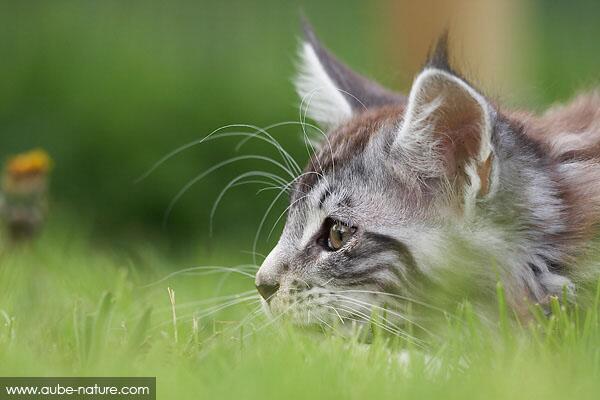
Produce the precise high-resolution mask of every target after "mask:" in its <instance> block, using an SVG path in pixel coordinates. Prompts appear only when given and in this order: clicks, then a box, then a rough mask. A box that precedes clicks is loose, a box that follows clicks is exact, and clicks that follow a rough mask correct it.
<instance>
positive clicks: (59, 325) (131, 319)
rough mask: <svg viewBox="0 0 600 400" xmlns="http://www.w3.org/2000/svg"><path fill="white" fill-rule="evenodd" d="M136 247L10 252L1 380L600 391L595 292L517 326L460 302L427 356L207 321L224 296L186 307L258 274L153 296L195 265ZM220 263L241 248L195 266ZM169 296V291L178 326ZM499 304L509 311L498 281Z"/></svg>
mask: <svg viewBox="0 0 600 400" xmlns="http://www.w3.org/2000/svg"><path fill="white" fill-rule="evenodd" d="M132 247H133V246H132ZM139 249H140V250H138V251H129V252H128V253H115V252H114V251H109V250H106V249H102V248H99V246H98V245H97V244H92V243H91V240H88V239H86V236H85V235H83V234H82V233H81V232H78V231H70V232H69V231H67V232H65V231H62V232H56V231H53V232H49V233H47V234H46V235H45V236H44V237H43V238H41V240H39V241H38V242H36V243H34V244H33V245H31V246H26V247H22V248H8V247H5V248H4V249H3V250H2V254H1V255H0V321H1V324H0V360H1V361H0V375H1V376H14V375H23V376H31V375H33V376H37V375H47V376H56V375H66V376H73V375H75V376H80V375H89V376H95V375H105V376H115V375H117V376H128V375H138V376H156V377H157V388H158V398H164V399H186V398H194V399H201V398H206V399H223V398H225V399H226V398H231V399H234V398H235V399H270V398H283V399H295V398H324V399H331V398H350V399H367V398H374V399H387V398H389V399H399V398H410V399H412V398H444V399H453V398H456V399H465V398H482V399H494V398H527V399H530V398H545V399H554V398H556V399H563V398H567V397H568V398H573V399H586V398H590V399H591V398H597V395H598V393H600V321H599V305H598V296H596V298H595V300H593V301H592V302H591V303H590V304H586V305H580V306H575V305H573V306H569V307H563V306H561V305H560V304H559V302H558V301H557V300H555V301H554V302H553V304H552V310H553V314H552V315H551V316H549V317H546V316H544V315H543V313H537V314H536V317H535V319H534V320H533V321H532V322H531V323H528V324H523V325H519V324H516V323H515V322H514V321H512V320H511V318H510V312H505V311H506V310H505V309H504V308H503V307H501V308H502V312H500V313H499V315H500V317H499V318H495V319H494V320H493V321H491V322H488V323H481V322H480V321H478V319H477V317H476V316H475V313H473V312H472V310H471V307H470V306H469V305H468V303H463V304H462V305H459V306H457V308H456V309H455V310H450V311H452V312H451V313H448V314H447V315H445V316H442V315H440V319H441V320H442V321H443V324H442V325H443V327H442V328H440V329H439V335H440V336H441V338H440V339H438V340H433V339H431V340H429V342H428V349H427V350H426V351H423V350H420V349H418V348H416V347H414V346H411V345H410V344H409V343H408V344H407V343H405V342H403V341H402V340H399V339H397V338H392V337H389V336H385V335H384V334H383V333H382V332H381V331H379V330H377V329H373V331H372V339H371V340H370V342H371V343H370V344H365V343H364V342H363V341H361V340H359V339H358V336H357V335H355V336H349V337H344V336H341V335H337V334H335V333H332V332H329V333H320V332H306V331H300V330H298V329H294V328H292V327H290V326H287V325H286V324H285V323H274V324H269V323H268V321H267V320H266V319H264V318H263V317H262V316H260V314H257V316H256V318H254V319H250V320H249V321H247V322H246V323H244V324H241V325H240V323H239V321H242V320H244V319H245V318H247V316H248V315H249V314H250V313H251V312H252V311H254V310H255V309H256V304H250V303H244V304H241V305H239V306H236V307H231V308H228V309H224V310H222V311H221V312H218V313H215V314H212V315H206V314H208V311H209V310H210V307H211V306H212V305H214V304H217V303H218V301H214V302H213V303H212V304H211V303H210V302H209V303H195V304H194V305H193V306H190V305H189V304H188V303H190V302H194V301H196V302H197V301H202V300H205V299H210V298H215V297H216V296H220V295H227V294H235V293H240V292H244V291H248V290H251V289H252V288H253V284H252V279H249V278H248V277H245V276H243V275H241V274H229V275H223V274H215V275H203V276H189V275H188V276H177V277H173V278H171V279H168V280H165V281H163V282H160V283H158V284H156V285H153V286H149V287H146V286H145V285H147V284H148V283H151V282H154V281H156V280H157V279H159V278H161V277H164V276H166V275H167V274H168V273H169V272H170V271H173V270H175V269H178V268H179V269H180V268H183V267H187V266H190V265H191V263H190V262H186V260H181V261H177V262H175V261H172V260H170V259H167V258H164V257H162V256H161V255H160V254H157V252H155V251H152V250H149V249H148V248H144V247H141V246H140V247H139ZM225 254H235V252H231V251H227V249H226V248H224V249H223V250H222V251H219V252H216V253H214V254H213V255H212V256H210V257H201V256H200V257H192V258H197V260H196V261H197V262H198V263H201V264H206V265H211V264H217V265H233V264H234V263H239V262H240V260H239V259H236V257H234V256H231V255H228V256H225ZM238 258H240V257H238ZM241 258H243V257H241ZM167 287H171V288H172V289H173V290H174V291H175V302H176V307H175V308H176V313H177V316H178V317H179V319H178V322H177V326H176V330H175V329H174V326H173V324H172V314H171V304H170V301H169V295H168V293H167ZM499 295H500V299H499V302H498V304H499V305H500V306H501V304H502V288H501V286H499ZM194 313H195V315H196V318H193V315H194ZM534 314H535V313H534ZM373 326H374V325H373ZM175 331H176V332H177V340H175ZM403 354H404V355H406V354H408V355H409V356H410V361H409V362H408V364H406V363H405V362H403V361H402V357H404V356H403Z"/></svg>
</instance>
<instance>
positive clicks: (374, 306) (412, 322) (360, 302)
mask: <svg viewBox="0 0 600 400" xmlns="http://www.w3.org/2000/svg"><path fill="white" fill-rule="evenodd" d="M338 296H339V297H340V298H342V299H345V300H347V301H352V302H354V303H355V304H357V305H358V304H362V305H365V306H368V307H371V308H376V309H378V310H382V311H385V312H387V313H389V314H391V315H394V316H396V317H398V318H400V319H402V320H404V321H406V322H408V323H409V324H412V325H414V326H416V327H418V328H420V329H421V330H423V332H426V333H428V334H429V335H431V336H432V337H436V335H435V334H434V333H433V332H431V331H430V330H428V329H427V328H425V327H423V326H422V325H420V324H418V323H416V322H414V321H412V320H410V319H409V318H407V317H406V316H404V315H402V314H399V313H397V312H395V311H393V310H389V309H387V308H384V307H381V306H378V305H376V304H371V303H368V302H366V301H362V300H358V299H354V298H352V297H349V296H343V295H338Z"/></svg>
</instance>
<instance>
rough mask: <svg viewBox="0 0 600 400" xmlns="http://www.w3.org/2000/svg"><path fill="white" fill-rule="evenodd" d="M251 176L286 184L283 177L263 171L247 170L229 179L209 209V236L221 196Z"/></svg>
mask: <svg viewBox="0 0 600 400" xmlns="http://www.w3.org/2000/svg"><path fill="white" fill-rule="evenodd" d="M252 176H261V177H264V178H270V179H273V180H274V181H275V182H277V183H280V184H286V182H285V181H284V180H283V179H281V178H280V177H279V176H278V175H275V174H271V173H269V172H263V171H249V172H246V173H243V174H241V175H238V176H237V177H235V178H233V179H232V180H231V181H229V183H228V184H227V185H226V186H225V188H224V189H223V190H222V191H221V193H219V195H218V196H217V199H216V200H215V202H214V204H213V206H212V209H211V210H210V217H209V224H208V226H209V228H208V232H209V236H212V234H213V220H214V216H215V213H216V212H217V208H218V207H219V204H220V202H221V200H222V199H223V197H224V196H225V194H226V193H227V191H228V190H229V189H231V188H232V187H233V186H235V185H236V184H237V183H238V182H239V181H240V180H242V179H245V178H248V177H252Z"/></svg>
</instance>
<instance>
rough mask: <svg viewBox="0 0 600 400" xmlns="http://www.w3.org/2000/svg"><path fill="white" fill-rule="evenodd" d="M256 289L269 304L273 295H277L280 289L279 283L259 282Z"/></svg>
mask: <svg viewBox="0 0 600 400" xmlns="http://www.w3.org/2000/svg"><path fill="white" fill-rule="evenodd" d="M256 289H257V290H258V293H260V295H261V296H262V298H263V299H265V300H266V301H267V302H268V301H269V300H271V298H272V297H273V295H274V294H275V293H277V290H278V289H279V283H276V282H257V283H256Z"/></svg>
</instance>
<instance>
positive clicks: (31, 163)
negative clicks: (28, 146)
mask: <svg viewBox="0 0 600 400" xmlns="http://www.w3.org/2000/svg"><path fill="white" fill-rule="evenodd" d="M50 168H52V159H51V158H50V156H49V155H48V153H46V152H45V151H44V150H42V149H35V150H32V151H29V152H27V153H22V154H18V155H16V156H14V157H12V158H11V159H9V160H8V162H7V164H6V172H7V173H8V175H9V176H10V177H11V178H13V179H18V178H23V177H26V176H32V175H45V174H47V173H48V172H49V171H50Z"/></svg>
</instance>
